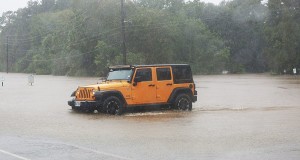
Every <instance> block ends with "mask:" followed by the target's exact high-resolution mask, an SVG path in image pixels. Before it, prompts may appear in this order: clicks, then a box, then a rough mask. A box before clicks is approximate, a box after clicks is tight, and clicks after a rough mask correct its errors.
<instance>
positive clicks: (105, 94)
mask: <svg viewBox="0 0 300 160" xmlns="http://www.w3.org/2000/svg"><path fill="white" fill-rule="evenodd" d="M94 96H95V99H96V101H98V102H100V103H101V104H102V103H103V102H104V100H105V99H106V98H107V97H110V96H116V97H118V98H119V99H120V100H121V101H123V102H124V103H126V100H125V98H124V96H123V94H122V93H121V92H120V91H117V90H108V91H96V92H95V94H94Z"/></svg>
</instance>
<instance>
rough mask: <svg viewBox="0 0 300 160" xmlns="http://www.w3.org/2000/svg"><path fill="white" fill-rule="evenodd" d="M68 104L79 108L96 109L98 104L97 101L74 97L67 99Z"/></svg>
mask: <svg viewBox="0 0 300 160" xmlns="http://www.w3.org/2000/svg"><path fill="white" fill-rule="evenodd" d="M68 105H69V106H71V107H72V108H73V109H80V110H90V109H96V108H97V106H99V104H98V102H97V101H75V99H73V100H70V101H68Z"/></svg>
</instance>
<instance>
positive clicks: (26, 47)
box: [0, 0, 300, 76]
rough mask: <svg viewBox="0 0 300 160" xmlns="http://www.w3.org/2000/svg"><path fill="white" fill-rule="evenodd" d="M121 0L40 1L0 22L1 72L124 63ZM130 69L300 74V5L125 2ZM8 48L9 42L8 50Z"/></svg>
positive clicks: (256, 0) (93, 71) (88, 69)
mask: <svg viewBox="0 0 300 160" xmlns="http://www.w3.org/2000/svg"><path fill="white" fill-rule="evenodd" d="M120 9H121V4H120V0H41V1H33V0H31V1H29V2H28V6H27V7H26V8H23V9H19V10H17V11H15V12H5V13H3V15H2V16H1V17H0V71H6V52H7V50H6V49H7V46H8V68H9V72H27V73H37V74H54V75H75V76H103V75H105V74H106V72H107V67H108V66H111V65H116V64H122V53H121V51H122V45H121V44H122V38H121V20H120V19H121V12H120ZM125 12H126V15H125V17H126V18H125V25H126V45H127V52H128V56H127V58H128V59H127V61H128V63H129V64H157V63H188V64H191V66H192V68H193V72H194V73H195V74H219V73H221V72H222V71H223V70H228V71H229V72H231V73H243V72H252V73H258V72H267V71H271V72H273V73H282V72H283V70H286V71H287V72H291V71H292V68H294V67H296V68H300V1H299V0H269V1H268V2H267V3H266V4H262V2H261V0H233V1H229V2H225V1H224V2H222V3H221V4H220V5H213V4H207V3H203V2H201V1H200V0H194V1H188V2H186V1H185V0H127V1H126V2H125ZM7 42H8V43H7Z"/></svg>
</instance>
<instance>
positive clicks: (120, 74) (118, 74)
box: [107, 69, 133, 81]
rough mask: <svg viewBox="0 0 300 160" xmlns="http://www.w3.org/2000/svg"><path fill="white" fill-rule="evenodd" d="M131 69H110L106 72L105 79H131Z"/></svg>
mask: <svg viewBox="0 0 300 160" xmlns="http://www.w3.org/2000/svg"><path fill="white" fill-rule="evenodd" d="M132 72H133V71H132V69H111V70H110V71H109V73H108V76H107V80H109V81H110V80H128V81H130V80H131V76H132Z"/></svg>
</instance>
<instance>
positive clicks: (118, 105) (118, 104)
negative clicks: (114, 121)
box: [103, 96, 124, 115]
mask: <svg viewBox="0 0 300 160" xmlns="http://www.w3.org/2000/svg"><path fill="white" fill-rule="evenodd" d="M103 107H104V108H105V109H106V112H107V113H108V114H112V115H121V114H122V113H123V107H124V103H123V102H122V101H121V100H120V99H119V98H118V97H114V96H112V97H108V98H107V99H106V100H105V101H104V103H103Z"/></svg>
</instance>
